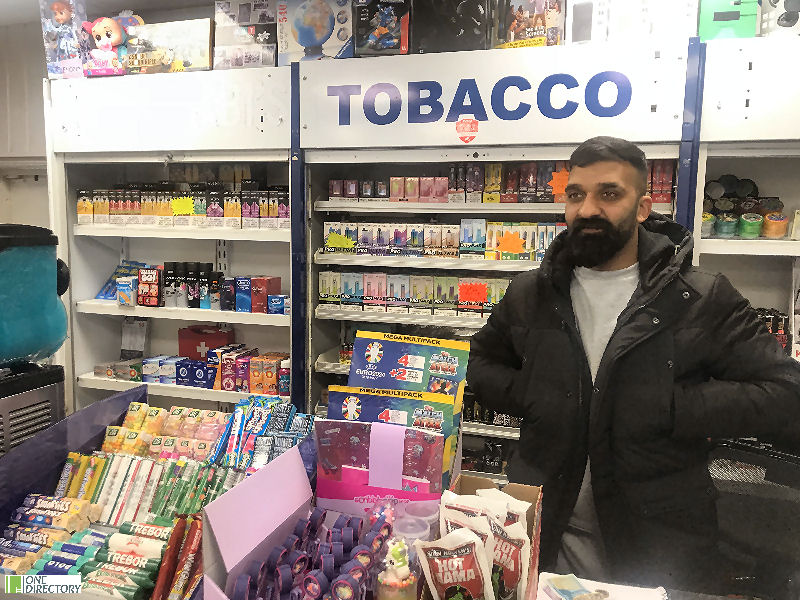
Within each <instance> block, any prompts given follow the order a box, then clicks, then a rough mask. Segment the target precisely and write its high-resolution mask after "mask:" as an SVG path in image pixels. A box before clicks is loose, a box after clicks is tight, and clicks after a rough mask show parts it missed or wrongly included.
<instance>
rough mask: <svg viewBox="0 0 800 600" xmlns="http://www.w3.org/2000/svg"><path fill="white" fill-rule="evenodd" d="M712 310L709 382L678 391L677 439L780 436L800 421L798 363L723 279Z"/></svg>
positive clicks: (717, 286) (719, 280)
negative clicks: (711, 347) (712, 346)
mask: <svg viewBox="0 0 800 600" xmlns="http://www.w3.org/2000/svg"><path fill="white" fill-rule="evenodd" d="M709 306H710V307H711V310H712V311H713V313H712V314H708V323H707V324H706V325H705V326H706V327H709V328H710V336H709V337H710V338H711V340H712V343H713V344H714V349H715V352H713V353H712V356H709V360H708V363H707V368H708V374H709V375H710V376H711V377H710V379H709V380H708V381H704V382H702V383H693V384H687V385H678V386H676V389H675V392H674V397H673V436H674V437H676V438H694V439H697V438H706V437H711V438H722V437H747V436H763V437H767V438H768V437H770V436H780V434H781V433H782V432H784V431H785V428H786V425H787V422H788V421H792V422H796V421H797V419H798V418H799V417H800V363H798V362H796V361H794V360H793V359H792V358H790V357H789V356H787V355H786V354H785V352H784V350H783V349H782V348H781V346H780V344H779V343H778V341H777V340H776V339H775V337H774V336H773V335H772V334H770V333H769V331H767V329H766V327H764V324H763V322H762V320H761V319H760V318H759V317H758V314H757V313H756V311H755V310H754V309H753V308H752V307H751V306H750V304H749V303H748V302H747V300H745V299H744V298H743V297H742V295H741V294H739V292H738V291H736V289H735V288H734V287H733V285H731V283H730V281H728V279H727V278H726V277H725V276H724V275H718V276H717V279H716V281H715V282H714V285H713V288H712V290H711V294H710V298H709Z"/></svg>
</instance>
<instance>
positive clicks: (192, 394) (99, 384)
mask: <svg viewBox="0 0 800 600" xmlns="http://www.w3.org/2000/svg"><path fill="white" fill-rule="evenodd" d="M78 385H79V386H80V387H84V388H92V389H95V390H109V391H113V392H121V391H125V390H129V389H131V388H135V387H138V386H140V385H146V386H147V393H148V394H150V395H153V396H166V397H169V398H186V399H189V400H210V401H212V402H230V403H236V402H238V401H239V400H241V399H242V398H246V397H247V396H248V395H249V394H248V393H246V392H225V391H222V390H207V389H204V388H196V387H189V386H186V385H171V384H167V383H142V382H141V381H121V380H119V379H108V378H106V377H98V376H97V375H95V374H94V373H84V374H83V375H78Z"/></svg>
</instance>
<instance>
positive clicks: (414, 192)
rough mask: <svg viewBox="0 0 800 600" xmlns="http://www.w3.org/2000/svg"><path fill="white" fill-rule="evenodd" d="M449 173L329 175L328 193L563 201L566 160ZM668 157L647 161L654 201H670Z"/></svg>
mask: <svg viewBox="0 0 800 600" xmlns="http://www.w3.org/2000/svg"><path fill="white" fill-rule="evenodd" d="M449 169H450V175H449V177H389V178H385V179H361V180H358V179H330V180H329V181H328V196H329V197H330V198H350V199H353V200H361V201H371V200H390V201H395V202H399V201H404V202H454V203H463V202H469V203H498V202H501V203H520V202H522V203H533V202H565V201H566V195H565V193H564V188H565V187H566V178H567V175H568V174H569V163H568V162H566V161H539V162H527V163H522V164H520V163H485V164H484V163H458V164H451V165H450V167H449ZM674 173H675V161H674V160H652V161H650V164H649V172H648V179H647V192H648V194H649V195H650V196H651V197H652V198H653V202H656V203H668V202H670V201H671V200H672V187H673V180H674Z"/></svg>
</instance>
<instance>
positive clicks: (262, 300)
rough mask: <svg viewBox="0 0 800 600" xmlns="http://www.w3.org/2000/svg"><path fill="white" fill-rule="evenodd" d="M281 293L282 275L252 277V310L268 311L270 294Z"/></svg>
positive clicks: (254, 311)
mask: <svg viewBox="0 0 800 600" xmlns="http://www.w3.org/2000/svg"><path fill="white" fill-rule="evenodd" d="M280 293H281V278H280V277H251V278H250V312H252V313H267V312H268V310H269V306H268V304H269V302H268V298H269V296H270V295H273V294H275V295H277V294H280Z"/></svg>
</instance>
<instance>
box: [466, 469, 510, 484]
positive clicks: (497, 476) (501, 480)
mask: <svg viewBox="0 0 800 600" xmlns="http://www.w3.org/2000/svg"><path fill="white" fill-rule="evenodd" d="M461 472H462V473H464V475H472V476H474V477H483V478H485V479H490V480H492V481H493V482H494V483H496V484H498V485H505V484H507V483H508V477H506V476H505V475H503V474H502V473H484V472H483V471H466V470H462V471H461Z"/></svg>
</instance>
